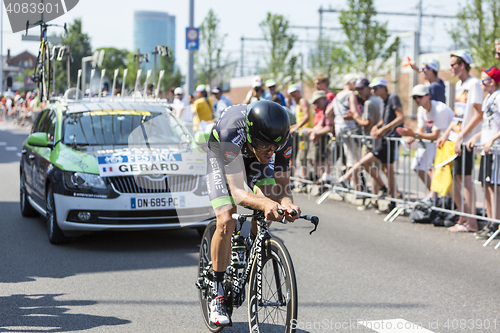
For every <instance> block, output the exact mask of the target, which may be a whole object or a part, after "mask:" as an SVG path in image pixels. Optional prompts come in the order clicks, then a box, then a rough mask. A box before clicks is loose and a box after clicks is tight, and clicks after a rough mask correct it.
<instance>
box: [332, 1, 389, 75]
mask: <svg viewBox="0 0 500 333" xmlns="http://www.w3.org/2000/svg"><path fill="white" fill-rule="evenodd" d="M348 5H349V9H348V10H342V12H341V14H340V17H339V21H340V24H341V26H342V31H343V32H344V34H345V35H346V37H347V41H346V42H345V43H344V44H345V46H346V47H347V49H348V50H349V51H350V57H349V61H350V62H351V63H352V68H354V69H355V70H356V71H359V72H361V73H364V74H365V75H367V76H373V75H375V74H377V72H378V71H379V70H380V68H382V67H383V65H384V63H385V62H386V61H387V60H388V59H389V58H390V57H391V55H392V54H393V53H394V52H395V51H396V47H397V44H398V41H397V40H396V41H395V42H394V43H392V44H390V45H387V43H388V40H389V37H390V35H389V33H388V31H387V22H385V23H380V22H377V21H375V20H374V16H375V15H377V11H376V10H375V6H374V4H373V0H348Z"/></svg>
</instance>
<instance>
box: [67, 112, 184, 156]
mask: <svg viewBox="0 0 500 333" xmlns="http://www.w3.org/2000/svg"><path fill="white" fill-rule="evenodd" d="M63 133H64V139H63V143H64V144H66V145H75V146H77V145H86V146H94V145H99V146H101V145H102V146H107V145H143V144H144V145H147V146H155V147H158V146H161V145H171V144H180V143H186V142H190V141H191V139H190V137H189V135H188V134H187V133H186V132H185V130H184V128H183V127H182V126H181V125H180V124H179V122H178V121H177V120H176V119H175V118H174V117H173V116H172V115H171V114H169V113H161V112H150V111H137V110H102V111H101V110H99V111H86V112H78V113H69V114H67V115H66V117H65V120H64V128H63Z"/></svg>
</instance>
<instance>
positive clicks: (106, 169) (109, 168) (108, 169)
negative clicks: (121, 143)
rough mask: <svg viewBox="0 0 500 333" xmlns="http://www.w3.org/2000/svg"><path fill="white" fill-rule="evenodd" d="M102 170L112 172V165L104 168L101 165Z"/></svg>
mask: <svg viewBox="0 0 500 333" xmlns="http://www.w3.org/2000/svg"><path fill="white" fill-rule="evenodd" d="M102 171H103V172H108V171H109V172H113V168H112V167H107V168H106V167H103V168H102Z"/></svg>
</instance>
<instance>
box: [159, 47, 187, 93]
mask: <svg viewBox="0 0 500 333" xmlns="http://www.w3.org/2000/svg"><path fill="white" fill-rule="evenodd" d="M160 70H164V71H165V74H164V75H163V79H162V82H161V87H160V88H161V90H162V91H167V90H168V89H170V87H179V86H180V85H181V84H182V74H181V72H180V70H179V68H178V67H177V66H176V65H175V57H174V56H173V55H172V56H170V57H160Z"/></svg>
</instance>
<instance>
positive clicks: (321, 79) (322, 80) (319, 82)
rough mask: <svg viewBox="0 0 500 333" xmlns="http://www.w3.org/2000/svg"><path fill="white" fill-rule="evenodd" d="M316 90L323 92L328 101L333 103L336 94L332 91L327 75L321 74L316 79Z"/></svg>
mask: <svg viewBox="0 0 500 333" xmlns="http://www.w3.org/2000/svg"><path fill="white" fill-rule="evenodd" d="M314 85H315V86H316V90H323V91H324V92H325V93H326V98H327V99H328V101H330V102H331V101H333V99H334V98H335V94H334V93H333V92H332V91H331V90H330V79H329V78H328V76H326V75H325V74H319V75H317V76H316V77H315V78H314Z"/></svg>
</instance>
